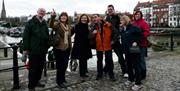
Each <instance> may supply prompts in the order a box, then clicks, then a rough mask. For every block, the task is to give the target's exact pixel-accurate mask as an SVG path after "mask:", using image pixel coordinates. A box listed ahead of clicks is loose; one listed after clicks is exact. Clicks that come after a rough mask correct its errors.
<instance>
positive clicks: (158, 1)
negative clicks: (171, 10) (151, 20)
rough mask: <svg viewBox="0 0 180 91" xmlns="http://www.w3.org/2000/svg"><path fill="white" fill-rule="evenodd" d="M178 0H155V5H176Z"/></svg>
mask: <svg viewBox="0 0 180 91" xmlns="http://www.w3.org/2000/svg"><path fill="white" fill-rule="evenodd" d="M175 2H176V0H153V2H152V3H153V4H159V5H165V4H168V3H175Z"/></svg>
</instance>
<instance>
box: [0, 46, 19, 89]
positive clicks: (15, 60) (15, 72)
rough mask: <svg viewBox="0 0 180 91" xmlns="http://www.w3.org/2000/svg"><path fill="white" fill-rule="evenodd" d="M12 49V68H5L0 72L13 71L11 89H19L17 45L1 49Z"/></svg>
mask: <svg viewBox="0 0 180 91" xmlns="http://www.w3.org/2000/svg"><path fill="white" fill-rule="evenodd" d="M9 48H12V49H13V67H12V68H6V69H1V70H0V72H3V71H7V70H13V89H19V88H20V86H19V66H18V57H17V49H18V46H17V45H13V46H11V47H3V48H0V50H1V49H9Z"/></svg>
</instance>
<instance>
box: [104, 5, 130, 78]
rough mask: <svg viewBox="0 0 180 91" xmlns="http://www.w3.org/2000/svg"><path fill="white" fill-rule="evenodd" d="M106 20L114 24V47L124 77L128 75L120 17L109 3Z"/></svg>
mask: <svg viewBox="0 0 180 91" xmlns="http://www.w3.org/2000/svg"><path fill="white" fill-rule="evenodd" d="M105 20H106V21H108V22H110V23H111V24H112V40H113V42H112V47H113V49H114V52H115V53H116V55H117V56H118V62H119V63H120V66H121V70H122V74H123V75H124V77H128V75H127V65H126V62H125V60H124V58H123V52H122V45H121V44H120V41H119V39H120V31H119V24H120V21H119V20H120V18H119V16H118V15H117V14H115V10H114V6H113V5H108V7H107V16H106V18H105Z"/></svg>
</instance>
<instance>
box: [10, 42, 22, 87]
mask: <svg viewBox="0 0 180 91" xmlns="http://www.w3.org/2000/svg"><path fill="white" fill-rule="evenodd" d="M12 48H13V89H19V88H20V86H19V67H18V57H17V49H18V46H17V45H13V47H12Z"/></svg>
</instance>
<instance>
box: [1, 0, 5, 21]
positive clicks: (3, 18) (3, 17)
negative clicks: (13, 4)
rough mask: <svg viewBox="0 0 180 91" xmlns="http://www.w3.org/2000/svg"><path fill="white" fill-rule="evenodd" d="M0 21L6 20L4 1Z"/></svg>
mask: <svg viewBox="0 0 180 91" xmlns="http://www.w3.org/2000/svg"><path fill="white" fill-rule="evenodd" d="M1 20H6V10H5V5H4V0H3V2H2V11H1Z"/></svg>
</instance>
